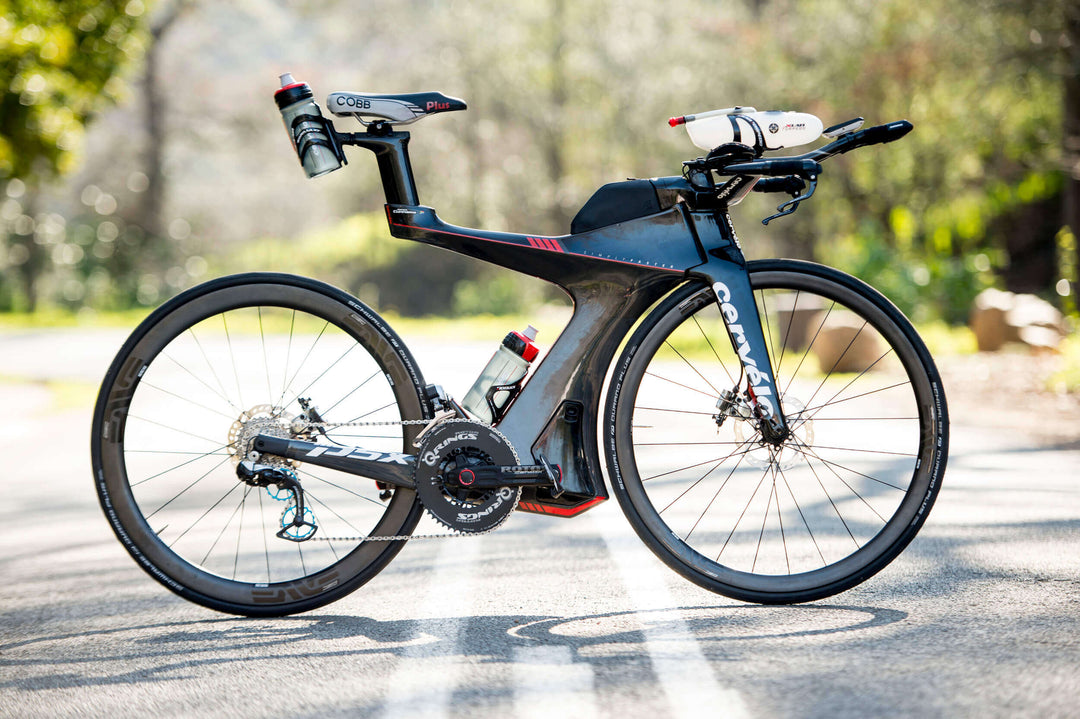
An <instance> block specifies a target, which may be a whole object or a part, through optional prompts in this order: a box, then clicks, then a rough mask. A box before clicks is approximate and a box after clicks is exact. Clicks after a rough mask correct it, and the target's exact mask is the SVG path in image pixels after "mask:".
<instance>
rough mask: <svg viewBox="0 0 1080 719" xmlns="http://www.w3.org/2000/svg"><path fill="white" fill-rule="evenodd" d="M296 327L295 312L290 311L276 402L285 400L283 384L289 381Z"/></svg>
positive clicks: (284, 386)
mask: <svg viewBox="0 0 1080 719" xmlns="http://www.w3.org/2000/svg"><path fill="white" fill-rule="evenodd" d="M295 327H296V310H295V309H294V310H293V311H292V319H290V320H289V345H288V347H286V348H285V370H284V371H283V372H282V373H281V396H280V397H279V398H278V402H281V400H283V399H285V390H286V389H287V388H286V385H285V383H286V382H287V381H288V379H289V360H290V359H291V358H292V341H293V330H294V329H295Z"/></svg>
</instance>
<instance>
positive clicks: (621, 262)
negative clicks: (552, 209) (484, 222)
mask: <svg viewBox="0 0 1080 719" xmlns="http://www.w3.org/2000/svg"><path fill="white" fill-rule="evenodd" d="M389 212H390V210H389V209H387V214H388V215H389ZM387 223H388V224H390V225H391V226H393V227H404V228H405V229H407V230H422V231H423V232H434V233H437V234H440V235H452V236H454V237H464V238H466V239H470V240H477V241H478V242H494V243H496V244H500V245H513V246H515V247H521V246H522V245H521V242H511V241H510V240H496V239H492V238H490V237H479V236H478V235H466V234H463V233H461V232H450V231H449V230H437V229H435V228H433V227H424V226H423V225H403V224H401V223H400V222H394V221H393V219H387ZM525 239H527V240H533V239H537V238H532V237H526V238H525ZM546 239H550V240H552V241H553V242H556V243H557V244H556V247H559V248H560V249H559V250H558V251H559V252H564V253H566V254H569V255H574V256H575V257H587V258H589V259H591V260H600V261H602V262H613V263H615V264H617V265H630V266H631V267H652V268H653V269H655V270H665V271H667V272H676V273H681V272H682V270H675V269H672V268H671V267H659V266H657V265H650V264H646V263H644V262H627V261H625V260H611V259H608V258H606V257H594V256H593V255H586V254H582V253H580V252H567V251H566V250H564V249H561V245H560V244H558V240H555V239H553V238H550V237H549V238H546ZM530 244H531V243H530ZM534 247H535V245H534Z"/></svg>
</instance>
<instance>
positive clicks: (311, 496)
mask: <svg viewBox="0 0 1080 719" xmlns="http://www.w3.org/2000/svg"><path fill="white" fill-rule="evenodd" d="M304 496H305V497H306V498H309V499H311V501H312V502H317V503H319V504H321V505H322V506H324V507H326V509H327V510H329V512H330V513H331V514H333V515H334V516H335V517H337V518H338V519H340V520H341V521H342V522H345V524H349V523H348V522H347V521H346V520H345V518H344V517H342V516H341V515H340V514H338V513H337V512H335V511H334V510H333V509H331V508H330V507H328V506H327V505H326V503H325V502H323V501H322V500H321V499H319V498H318V497H316V496H315V495H314V494H312V493H311V492H309V491H308V490H306V489H305V490H304ZM311 515H312V516H315V509H314V507H313V508H312V510H311ZM316 524H319V522H318V521H316ZM319 526H322V525H321V524H320V525H319ZM349 526H350V527H352V528H353V529H356V528H355V527H353V526H352V525H351V524H349ZM356 531H357V532H358V533H361V532H360V530H359V529H356ZM326 545H327V546H328V547H330V552H331V553H332V554H333V555H334V561H335V562H336V561H338V560H340V559H341V557H340V556H338V553H337V550H336V549H334V541H333V540H330V539H328V540H326Z"/></svg>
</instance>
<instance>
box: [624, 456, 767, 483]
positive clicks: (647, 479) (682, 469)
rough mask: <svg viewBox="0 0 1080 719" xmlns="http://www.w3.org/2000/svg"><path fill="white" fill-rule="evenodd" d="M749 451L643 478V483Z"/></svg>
mask: <svg viewBox="0 0 1080 719" xmlns="http://www.w3.org/2000/svg"><path fill="white" fill-rule="evenodd" d="M749 451H750V450H749V449H746V450H742V451H738V450H736V451H734V452H732V453H731V454H729V455H727V456H726V457H713V458H711V459H707V460H705V461H704V462H698V463H696V464H691V465H688V466H686V467H679V468H678V469H673V470H671V471H669V472H663V473H662V474H654V475H653V476H651V477H645V478H643V479H642V480H641V481H642V482H648V481H649V480H651V479H659V478H660V477H666V476H667V475H669V474H675V473H676V472H684V471H686V470H688V469H693V468H694V467H700V466H702V465H703V464H708V463H709V462H726V461H727V460H729V459H731V458H732V457H734V456H735V455H737V454H746V453H747V452H749Z"/></svg>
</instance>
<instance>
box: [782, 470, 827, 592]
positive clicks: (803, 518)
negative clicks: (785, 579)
mask: <svg viewBox="0 0 1080 719" xmlns="http://www.w3.org/2000/svg"><path fill="white" fill-rule="evenodd" d="M779 471H780V479H782V480H784V486H785V487H787V491H788V494H789V495H791V501H792V502H794V503H795V509H797V510H798V511H799V517H800V518H802V522H803V526H804V527H806V532H807V533H808V534H809V535H810V541H811V542H813V543H814V549H816V550H817V553H818V556H819V557H821V566H823V567H825V566H828V562H826V561H825V555H824V554H822V552H821V547H819V546H818V543H817V537H815V536H814V531H813V530H812V529H810V523H809V522H808V521H806V515H805V514H803V511H802V507H800V506H799V500H797V499H795V492H793V491H791V484H790V483H789V482H788V481H787V476H786V475H785V474H784V470H782V469H781V470H779ZM788 573H789V574H790V573H791V572H790V567H789V570H788Z"/></svg>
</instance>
